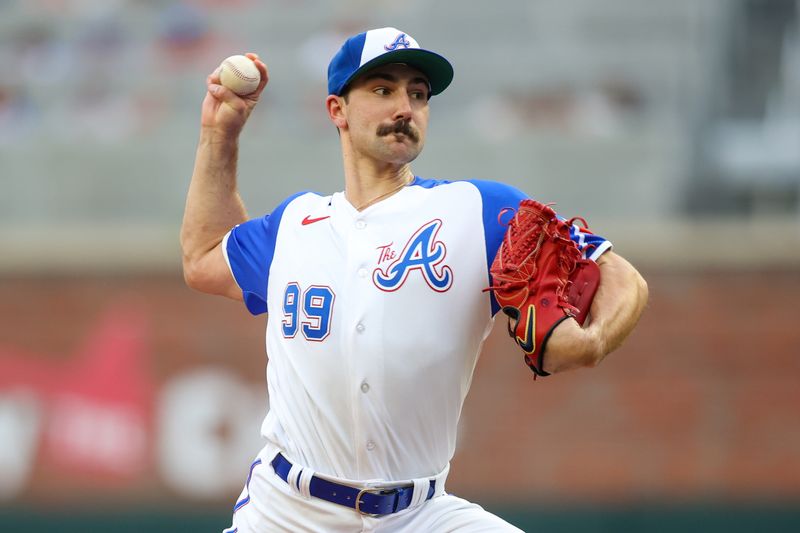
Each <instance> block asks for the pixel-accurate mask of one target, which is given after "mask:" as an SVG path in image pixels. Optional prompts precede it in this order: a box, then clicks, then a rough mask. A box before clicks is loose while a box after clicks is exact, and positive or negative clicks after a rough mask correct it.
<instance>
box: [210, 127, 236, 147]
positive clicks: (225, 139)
mask: <svg viewBox="0 0 800 533" xmlns="http://www.w3.org/2000/svg"><path fill="white" fill-rule="evenodd" d="M240 132H241V128H240V129H239V130H238V131H237V130H236V129H231V128H219V127H215V126H203V127H201V128H200V145H201V146H216V147H230V148H236V147H238V145H239V133H240Z"/></svg>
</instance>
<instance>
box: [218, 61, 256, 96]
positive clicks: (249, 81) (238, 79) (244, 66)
mask: <svg viewBox="0 0 800 533" xmlns="http://www.w3.org/2000/svg"><path fill="white" fill-rule="evenodd" d="M219 81H220V83H221V84H222V85H223V86H225V87H227V88H228V89H230V90H231V91H233V92H235V93H236V94H238V95H239V96H245V95H248V94H250V93H252V92H253V91H255V90H256V89H258V84H259V83H261V72H259V70H258V67H257V66H256V64H255V62H253V60H252V59H250V58H249V57H247V56H243V55H235V56H230V57H228V58H226V59H225V60H223V61H222V64H221V65H220V70H219Z"/></svg>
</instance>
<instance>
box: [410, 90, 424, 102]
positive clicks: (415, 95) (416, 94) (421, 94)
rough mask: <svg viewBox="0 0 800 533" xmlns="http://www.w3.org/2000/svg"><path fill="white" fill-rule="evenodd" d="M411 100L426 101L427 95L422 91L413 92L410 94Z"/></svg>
mask: <svg viewBox="0 0 800 533" xmlns="http://www.w3.org/2000/svg"><path fill="white" fill-rule="evenodd" d="M411 98H413V99H415V100H427V98H428V97H427V95H426V94H425V93H424V92H422V91H414V92H413V93H411Z"/></svg>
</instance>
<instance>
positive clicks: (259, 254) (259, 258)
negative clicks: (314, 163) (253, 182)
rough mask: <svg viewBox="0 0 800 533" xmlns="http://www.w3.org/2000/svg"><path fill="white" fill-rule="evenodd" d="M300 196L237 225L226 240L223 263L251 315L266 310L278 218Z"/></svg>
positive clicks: (278, 223)
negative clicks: (269, 212)
mask: <svg viewBox="0 0 800 533" xmlns="http://www.w3.org/2000/svg"><path fill="white" fill-rule="evenodd" d="M301 194H304V193H297V194H295V195H292V196H290V197H289V198H287V199H286V200H284V201H283V202H282V203H281V204H280V205H279V206H278V207H276V208H275V210H274V211H273V212H272V213H271V214H269V215H265V216H263V217H261V218H255V219H253V220H248V221H247V222H245V223H243V224H239V225H238V226H236V227H234V228H233V229H232V230H231V231H230V232H229V233H228V234H227V235H226V236H225V241H224V242H223V250H224V252H225V259H226V260H227V262H228V266H229V267H230V269H231V274H233V278H234V279H235V280H236V284H237V285H239V288H240V289H242V296H243V297H244V303H245V305H246V306H247V309H248V311H250V312H251V313H252V314H254V315H259V314H261V313H265V312H267V310H268V309H267V287H268V284H269V269H270V266H271V265H272V257H273V255H274V254H275V242H276V240H277V237H278V228H279V227H280V224H281V217H282V216H283V211H284V210H285V209H286V206H287V205H289V203H290V202H291V201H292V200H294V199H295V198H297V197H298V196H300V195H301Z"/></svg>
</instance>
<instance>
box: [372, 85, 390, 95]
mask: <svg viewBox="0 0 800 533" xmlns="http://www.w3.org/2000/svg"><path fill="white" fill-rule="evenodd" d="M373 92H374V93H375V94H379V95H381V96H386V95H387V94H389V89H387V88H386V87H376V88H375V90H374V91H373Z"/></svg>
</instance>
